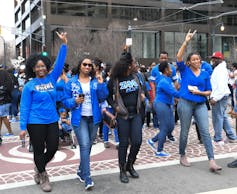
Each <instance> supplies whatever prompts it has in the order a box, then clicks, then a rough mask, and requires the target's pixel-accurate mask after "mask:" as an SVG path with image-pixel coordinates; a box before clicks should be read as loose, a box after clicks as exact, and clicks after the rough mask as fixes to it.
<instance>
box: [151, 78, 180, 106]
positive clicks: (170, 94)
mask: <svg viewBox="0 0 237 194" xmlns="http://www.w3.org/2000/svg"><path fill="white" fill-rule="evenodd" d="M156 91H157V93H156V97H155V101H154V102H163V103H165V104H169V105H172V104H174V97H177V98H178V97H179V92H178V91H177V90H176V89H175V88H174V85H173V82H172V79H171V78H170V77H167V76H163V75H161V79H160V81H159V83H158V85H157V87H156Z"/></svg>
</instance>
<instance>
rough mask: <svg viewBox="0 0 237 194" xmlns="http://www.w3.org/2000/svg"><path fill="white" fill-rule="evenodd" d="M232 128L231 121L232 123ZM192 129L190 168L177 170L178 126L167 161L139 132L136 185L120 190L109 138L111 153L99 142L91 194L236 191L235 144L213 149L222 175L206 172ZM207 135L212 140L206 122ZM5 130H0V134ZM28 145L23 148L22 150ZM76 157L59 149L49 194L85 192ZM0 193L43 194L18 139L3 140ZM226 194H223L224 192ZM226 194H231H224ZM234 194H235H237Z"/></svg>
mask: <svg viewBox="0 0 237 194" xmlns="http://www.w3.org/2000/svg"><path fill="white" fill-rule="evenodd" d="M230 121H231V124H232V126H233V127H234V128H235V120H233V119H230ZM12 126H13V129H14V133H15V134H16V135H17V134H18V133H19V123H12ZM193 127H194V126H192V128H191V130H190V134H189V141H188V147H187V155H188V157H189V158H190V161H191V162H192V164H193V166H192V167H191V168H185V167H181V166H180V165H178V164H179V155H178V135H179V130H180V126H179V125H177V126H176V127H175V131H174V135H175V137H176V142H175V143H171V142H167V143H166V144H165V150H166V151H167V152H169V153H170V154H171V156H170V157H167V158H156V157H154V152H153V151H152V150H151V149H150V147H149V146H148V145H147V144H146V140H147V139H148V138H150V137H152V136H153V135H154V134H155V133H156V132H157V131H156V130H155V129H153V128H152V127H151V128H145V127H144V130H143V144H142V147H141V150H140V152H139V155H138V159H137V161H136V165H135V168H136V169H138V170H139V173H140V178H139V179H138V180H133V179H130V183H129V184H121V183H120V181H119V179H118V165H117V163H118V161H117V150H116V149H115V145H114V142H113V141H112V139H113V138H112V137H110V141H111V144H110V145H111V147H110V148H109V149H105V148H104V146H103V143H102V142H100V141H99V142H98V143H97V144H96V145H95V146H94V147H93V150H92V162H91V169H92V177H93V180H94V181H95V188H94V191H93V192H95V193H199V192H206V191H212V190H220V189H228V188H232V187H237V184H236V181H235V180H236V178H237V177H236V170H237V169H229V168H227V167H226V164H227V163H228V162H230V161H232V160H233V157H235V156H236V151H237V143H226V144H225V145H224V146H219V145H215V144H213V147H214V152H215V156H216V158H217V159H218V163H219V164H220V165H221V166H222V167H223V172H222V173H221V175H215V174H212V173H210V172H209V171H208V163H207V157H206V153H205V149H204V148H203V145H201V144H199V141H198V139H197V135H196V132H195V130H194V128H193ZM210 131H211V134H212V136H213V131H212V125H211V120H210ZM4 133H6V129H3V130H2V134H4ZM27 145H28V141H27V142H26V146H27ZM78 159H79V151H78V147H77V149H71V148H70V146H66V145H65V146H62V147H61V148H60V149H59V151H58V152H57V154H56V156H55V158H54V159H53V161H51V163H50V165H49V166H48V173H49V175H50V180H51V181H52V182H53V188H54V190H53V193H73V192H79V193H83V192H84V185H83V184H81V183H79V181H78V180H76V179H75V178H76V176H75V173H76V170H77V166H78ZM0 164H1V165H0V190H1V191H0V193H1V194H3V193H19V194H20V193H24V194H26V193H33V192H34V193H35V194H36V193H42V192H41V191H40V189H39V188H37V187H38V186H35V184H34V181H33V162H32V154H31V153H29V152H28V149H27V147H26V148H22V147H21V142H20V140H19V138H18V137H17V136H14V137H4V140H3V145H2V146H1V147H0ZM223 192H224V191H223ZM224 193H230V192H229V191H225V192H224ZM235 193H236V192H235Z"/></svg>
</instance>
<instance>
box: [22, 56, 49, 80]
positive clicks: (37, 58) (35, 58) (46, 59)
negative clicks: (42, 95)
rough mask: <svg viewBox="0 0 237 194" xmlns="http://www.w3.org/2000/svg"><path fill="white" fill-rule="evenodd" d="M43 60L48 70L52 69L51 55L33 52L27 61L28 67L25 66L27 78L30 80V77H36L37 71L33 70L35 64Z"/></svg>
mask: <svg viewBox="0 0 237 194" xmlns="http://www.w3.org/2000/svg"><path fill="white" fill-rule="evenodd" d="M40 60H41V61H43V63H44V64H45V66H46V68H47V71H48V72H49V71H50V68H51V66H52V65H51V61H50V59H49V57H46V56H43V55H41V54H33V55H31V56H30V57H29V58H28V59H27V61H26V68H25V74H26V79H27V80H29V79H30V78H35V77H36V75H35V72H34V71H33V68H34V67H35V65H36V64H37V63H38V61H40Z"/></svg>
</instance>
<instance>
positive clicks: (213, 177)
mask: <svg viewBox="0 0 237 194" xmlns="http://www.w3.org/2000/svg"><path fill="white" fill-rule="evenodd" d="M231 160H232V159H222V160H218V161H217V162H218V164H220V165H222V166H223V167H224V169H223V171H222V173H221V174H220V175H218V174H213V173H210V172H209V171H208V165H207V161H204V162H194V163H192V166H191V167H190V168H186V167H182V166H180V165H170V166H164V167H156V168H149V169H144V170H138V173H139V175H140V178H139V179H132V178H129V183H128V184H124V183H121V182H120V181H119V178H118V173H110V174H104V175H97V176H92V178H93V180H94V181H95V187H94V188H93V190H92V191H90V193H101V194H102V193H103V194H111V193H113V194H156V193H159V194H194V193H200V192H207V191H215V190H220V189H229V188H233V187H236V186H237V184H236V172H237V169H229V168H225V166H226V163H227V162H230V161H231ZM52 186H53V191H52V192H51V193H52V194H54V193H55V194H72V193H80V194H83V193H88V191H85V189H84V185H83V183H80V182H79V180H77V179H75V178H73V179H70V180H63V181H57V182H53V183H52ZM235 189H236V188H235ZM231 190H232V191H233V194H234V189H231ZM231 190H227V191H228V192H227V191H224V193H223V192H220V193H222V194H231V193H232V192H231ZM235 191H236V190H235ZM16 193H17V194H32V193H34V194H42V193H43V192H42V191H41V190H40V189H39V186H38V185H31V186H25V187H18V188H14V189H7V190H2V191H1V194H16ZM212 194H215V193H212Z"/></svg>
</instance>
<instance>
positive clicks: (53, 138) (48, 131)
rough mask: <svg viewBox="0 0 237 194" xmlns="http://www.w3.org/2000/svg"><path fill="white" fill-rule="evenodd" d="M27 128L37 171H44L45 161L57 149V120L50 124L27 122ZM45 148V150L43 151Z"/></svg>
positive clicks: (52, 155)
mask: <svg viewBox="0 0 237 194" xmlns="http://www.w3.org/2000/svg"><path fill="white" fill-rule="evenodd" d="M27 130H28V132H29V135H30V140H31V143H32V146H33V149H34V162H35V165H36V167H37V169H38V171H39V172H40V173H41V172H44V171H45V167H46V165H47V163H48V162H49V161H50V160H51V159H52V158H53V157H54V155H55V153H56V151H57V149H58V141H59V129H58V122H55V123H50V124H28V126H27ZM45 148H46V152H44V150H45Z"/></svg>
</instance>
